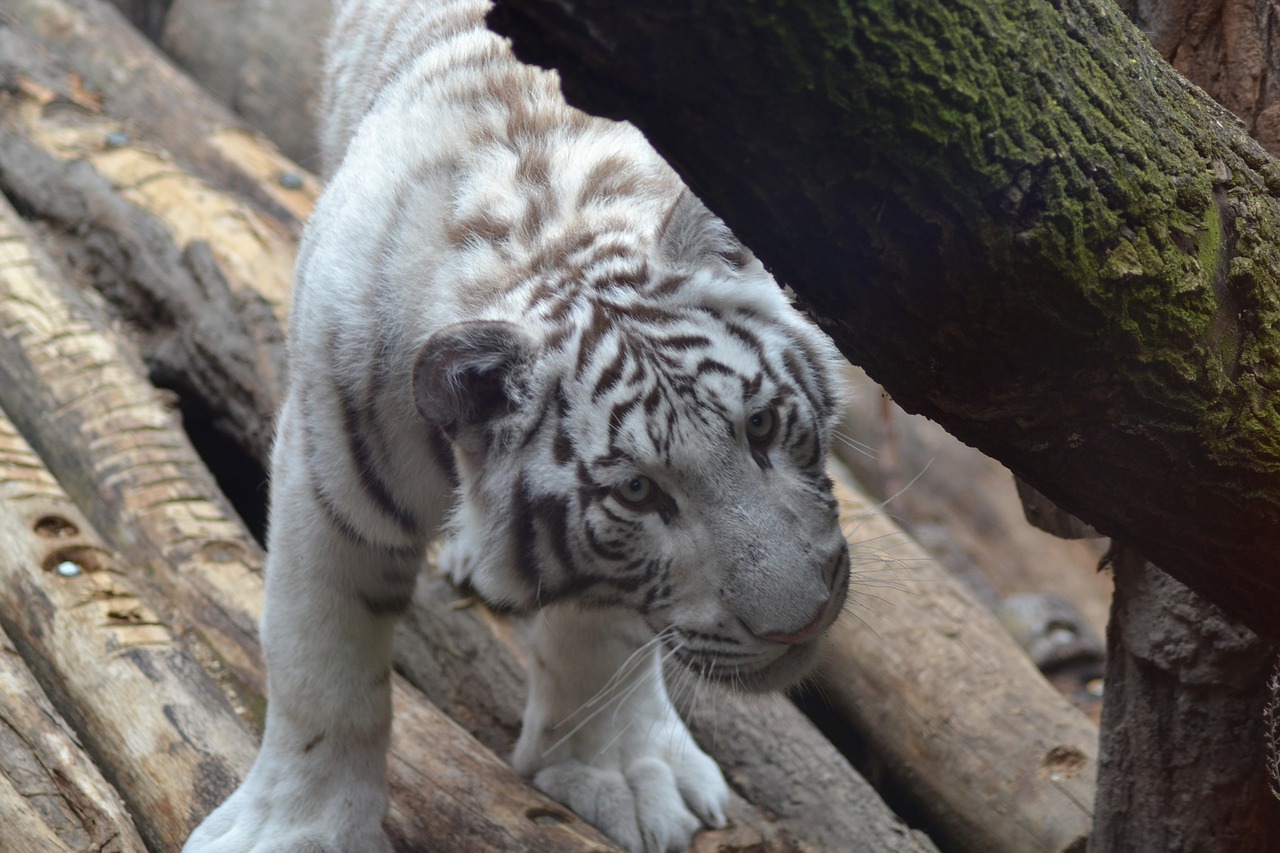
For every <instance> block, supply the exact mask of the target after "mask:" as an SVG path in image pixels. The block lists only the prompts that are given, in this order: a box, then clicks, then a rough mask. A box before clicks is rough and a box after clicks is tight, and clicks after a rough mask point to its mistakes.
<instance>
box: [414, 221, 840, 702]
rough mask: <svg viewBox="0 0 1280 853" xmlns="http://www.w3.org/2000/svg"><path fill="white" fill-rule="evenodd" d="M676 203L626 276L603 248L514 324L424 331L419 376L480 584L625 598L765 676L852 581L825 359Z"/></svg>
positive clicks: (792, 670) (817, 628)
mask: <svg viewBox="0 0 1280 853" xmlns="http://www.w3.org/2000/svg"><path fill="white" fill-rule="evenodd" d="M690 198H691V197H690ZM690 208H691V209H690V211H689V212H688V213H684V214H680V215H677V216H673V217H671V219H670V220H669V221H668V222H667V223H666V227H665V229H664V236H663V237H660V239H659V240H658V241H657V242H656V245H655V246H654V247H652V248H651V250H650V251H648V252H647V253H645V254H644V256H643V257H641V259H640V260H639V261H638V262H636V263H635V264H634V265H633V267H631V268H630V271H629V274H627V275H620V274H619V273H618V270H619V267H618V264H617V262H616V261H617V259H616V258H613V259H612V260H611V265H610V267H609V269H610V270H612V272H610V273H609V276H611V277H610V278H607V279H606V280H602V279H601V278H599V277H597V279H596V280H594V281H588V282H586V284H584V283H583V281H582V273H581V272H580V271H576V272H575V275H577V278H576V279H574V280H572V281H560V282H557V283H556V286H555V287H544V288H542V291H543V292H545V293H546V294H547V297H546V300H547V301H546V303H545V304H538V303H536V302H535V303H534V304H532V305H531V306H530V310H529V314H528V317H529V320H528V322H527V323H522V324H519V325H517V324H515V323H512V322H510V321H508V320H502V319H491V320H476V321H471V322H465V323H459V324H455V325H451V326H448V327H446V328H444V329H442V330H440V331H438V332H436V333H435V334H434V335H433V336H432V337H431V338H430V339H429V340H428V341H427V342H426V343H425V344H424V345H423V346H422V349H421V350H420V352H419V355H418V359H417V363H416V365H415V370H414V393H415V399H416V402H417V404H418V408H419V411H420V412H421V413H422V415H423V416H424V417H425V418H426V419H427V420H428V421H429V422H430V423H432V424H435V425H438V426H439V427H440V428H441V429H443V430H444V432H445V434H446V435H447V436H448V437H449V439H450V440H451V442H452V443H453V446H454V450H455V456H456V457H457V461H458V473H459V479H460V481H461V485H460V495H459V501H458V504H457V507H456V510H455V516H454V519H453V522H452V524H453V531H452V532H453V535H454V536H455V537H457V539H458V541H459V543H460V544H461V547H462V549H463V550H465V552H466V559H467V561H468V567H467V570H466V572H465V574H466V576H467V577H468V579H469V580H470V582H471V584H472V585H473V586H474V587H475V588H476V589H477V591H479V592H480V594H481V595H483V596H484V597H486V598H487V599H488V600H490V601H491V602H493V603H495V604H498V605H502V606H506V607H509V608H514V609H518V610H525V611H528V610H533V609H536V608H538V607H539V606H544V605H548V604H553V603H561V602H574V603H576V604H577V605H579V606H582V607H600V608H625V609H627V610H629V611H631V612H634V613H637V614H639V615H641V616H642V617H643V618H644V620H645V621H646V622H647V623H648V625H649V626H650V627H651V628H652V629H653V630H654V631H655V632H656V633H657V634H658V635H659V636H660V637H661V638H662V640H663V642H664V643H665V645H666V646H667V647H668V648H669V649H670V650H671V652H672V654H673V655H674V656H675V657H676V658H677V659H678V660H680V661H681V662H683V663H684V664H685V665H686V666H688V667H689V668H690V669H691V670H693V671H694V672H697V673H699V674H702V675H705V676H709V677H715V678H722V679H726V680H732V681H733V682H735V683H738V684H742V685H745V686H748V687H753V688H759V689H767V688H772V687H777V686H780V685H782V684H785V683H788V682H790V681H793V680H794V679H795V678H798V677H800V675H802V674H803V673H804V672H805V671H806V670H807V667H808V664H809V663H810V662H811V660H812V659H813V657H814V652H815V648H816V642H817V639H818V638H819V637H820V636H821V634H822V633H823V632H824V631H825V629H826V628H827V627H829V626H830V625H831V623H832V622H833V621H834V620H835V619H836V617H837V616H838V615H839V613H840V611H841V608H842V607H843V603H844V598H845V595H846V592H847V589H848V582H849V551H848V547H847V545H846V543H845V538H844V535H843V533H842V531H841V528H840V524H839V521H838V512H837V504H836V500H835V498H834V497H833V495H832V489H831V481H830V480H829V479H828V477H827V474H826V470H825V462H826V454H827V449H828V444H829V441H830V436H831V432H832V428H833V423H834V420H835V418H836V414H837V409H838V406H839V402H840V400H839V392H838V385H839V382H838V378H837V377H838V375H839V374H838V367H837V365H838V358H837V356H836V354H835V350H834V347H833V346H832V345H831V343H830V341H829V340H828V339H827V338H826V337H825V336H824V335H822V334H821V333H820V332H819V331H818V330H817V329H815V328H814V327H813V326H812V325H811V324H810V323H809V321H808V320H806V319H805V318H803V317H802V316H800V315H799V314H798V313H797V312H796V311H795V310H794V309H793V308H792V307H791V305H790V304H788V302H787V300H786V298H785V296H784V294H783V292H782V291H781V289H780V288H778V286H777V284H776V283H774V281H773V279H772V278H771V277H769V275H768V274H767V273H766V272H765V271H764V269H763V268H762V267H761V266H760V264H759V263H758V262H757V261H755V260H754V259H753V258H751V257H750V256H749V255H748V254H746V252H745V250H742V249H741V247H740V246H738V245H737V244H736V241H732V238H731V237H730V236H729V235H728V232H727V230H726V229H725V228H724V226H723V225H722V224H720V223H719V221H718V220H715V219H714V218H712V217H711V216H710V214H707V213H706V212H705V209H703V208H701V206H700V205H696V206H693V205H690ZM682 218H683V219H691V220H692V221H691V222H686V221H682ZM672 229H679V230H678V233H676V234H675V235H674V236H673V235H672V233H671V231H672ZM673 243H676V244H677V245H674V246H673V245H672V244H673Z"/></svg>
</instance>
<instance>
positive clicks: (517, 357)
mask: <svg viewBox="0 0 1280 853" xmlns="http://www.w3.org/2000/svg"><path fill="white" fill-rule="evenodd" d="M534 351H535V347H534V343H533V340H532V339H531V338H530V337H529V336H528V335H527V334H525V333H524V332H522V331H521V330H520V329H519V328H517V327H516V325H515V324H514V323H506V322H502V321H497V320H474V321H470V322H466V323H456V324H454V325H452V326H446V327H445V328H443V329H441V330H440V331H438V332H436V333H435V334H434V335H432V336H431V337H430V338H428V339H427V342H426V343H424V344H423V345H422V347H421V348H420V349H419V350H418V356H417V358H416V359H415V360H414V364H413V399H414V402H415V403H417V406H418V411H419V412H420V413H421V414H422V416H423V417H424V418H426V419H427V420H428V421H429V422H431V423H433V424H438V425H439V426H440V427H441V428H442V429H444V431H445V434H446V435H448V436H449V437H450V438H452V439H454V440H458V439H459V438H461V437H463V436H464V435H465V434H466V433H467V432H468V431H469V430H471V429H473V428H475V427H482V426H484V425H485V424H487V423H489V422H491V421H493V420H494V419H496V418H500V417H503V416H504V415H507V414H510V413H511V412H513V411H515V410H516V409H517V408H518V407H519V406H520V404H521V403H522V402H523V401H524V398H525V396H526V393H527V380H528V374H529V367H530V365H531V364H532V362H533V356H534Z"/></svg>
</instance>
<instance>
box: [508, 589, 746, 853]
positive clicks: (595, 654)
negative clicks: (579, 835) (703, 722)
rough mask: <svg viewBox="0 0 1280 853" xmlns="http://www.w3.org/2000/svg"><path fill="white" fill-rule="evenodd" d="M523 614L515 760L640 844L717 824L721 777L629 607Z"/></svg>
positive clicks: (546, 787)
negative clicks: (527, 652) (521, 708)
mask: <svg viewBox="0 0 1280 853" xmlns="http://www.w3.org/2000/svg"><path fill="white" fill-rule="evenodd" d="M530 622H531V624H530V625H529V628H530V630H531V634H532V637H531V653H532V654H531V663H530V678H529V701H528V704H527V706H526V707H525V713H524V727H523V730H522V731H521V733H520V740H519V742H518V743H517V744H516V749H515V754H514V756H513V759H512V761H513V764H514V765H515V768H516V770H517V771H518V772H520V773H521V774H522V775H524V776H528V777H531V778H532V779H533V782H534V784H535V785H537V786H538V787H539V788H540V789H542V790H543V791H545V792H546V793H547V794H549V795H550V796H552V797H554V798H556V799H558V800H560V801H561V802H562V803H565V804H566V805H568V806H569V807H570V808H572V809H573V810H574V811H576V812H577V813H578V814H579V815H581V816H582V817H583V818H584V819H586V820H587V821H589V822H591V823H592V824H594V825H595V826H597V827H599V828H600V829H601V830H602V831H603V832H604V833H605V834H606V835H609V836H610V837H612V838H613V839H615V840H616V841H618V842H619V843H620V844H622V846H624V847H626V848H627V849H628V850H632V851H637V853H639V851H644V853H663V852H664V851H667V850H673V849H678V850H683V849H684V848H685V847H687V846H688V844H689V841H690V839H691V838H692V836H693V834H694V832H696V831H697V830H698V829H699V827H700V826H701V825H703V824H705V825H707V826H712V827H720V826H724V823H725V818H724V809H725V805H726V803H727V802H728V797H729V789H728V787H727V786H726V785H725V781H724V777H723V775H722V774H721V773H720V768H719V767H717V766H716V763H715V762H714V761H713V760H712V759H711V758H710V757H709V756H707V755H706V754H705V753H703V752H702V750H701V749H699V748H698V745H697V744H696V743H694V741H693V738H692V737H691V736H690V734H689V730H688V729H687V728H686V727H685V725H684V722H683V721H682V720H681V719H680V717H679V715H678V714H677V713H676V710H675V708H674V707H673V706H672V704H671V700H670V698H669V697H668V695H667V690H666V685H665V681H664V679H663V675H662V662H661V646H660V645H659V644H658V643H657V642H656V641H655V640H654V639H653V632H652V631H650V630H649V629H648V628H647V627H646V626H645V625H644V623H643V622H642V621H641V620H640V619H639V618H637V617H636V616H634V615H632V614H629V613H625V612H621V611H605V610H592V611H580V610H577V609H575V608H573V607H571V606H567V605H562V606H553V607H548V608H546V609H544V610H542V611H540V612H539V613H537V614H535V615H534V616H533V617H531V620H530Z"/></svg>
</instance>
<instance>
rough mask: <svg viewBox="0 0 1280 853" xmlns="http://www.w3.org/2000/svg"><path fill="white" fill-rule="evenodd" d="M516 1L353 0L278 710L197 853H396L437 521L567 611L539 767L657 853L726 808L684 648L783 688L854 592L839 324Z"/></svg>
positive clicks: (491, 597) (463, 556) (480, 573)
mask: <svg viewBox="0 0 1280 853" xmlns="http://www.w3.org/2000/svg"><path fill="white" fill-rule="evenodd" d="M486 10H487V3H485V2H474V0H450V2H441V3H421V2H416V1H415V0H346V2H340V3H339V4H338V6H337V16H336V20H335V24H334V29H333V34H332V37H331V43H330V53H329V62H328V79H327V88H326V95H325V102H326V109H327V113H328V116H327V119H326V123H325V128H324V132H323V136H324V149H325V157H326V167H327V169H328V170H329V172H330V173H331V174H330V178H329V182H328V185H327V187H326V190H325V192H324V194H323V196H322V198H321V200H320V202H319V203H318V205H317V207H316V210H315V213H314V215H313V217H312V220H311V222H310V223H309V224H308V229H307V233H306V236H305V238H304V241H303V246H302V248H301V250H300V253H299V259H298V264H297V275H296V289H295V297H294V306H293V314H292V319H291V328H290V342H289V374H288V388H287V395H286V400H285V404H284V406H283V409H282V411H281V413H280V417H279V425H278V433H277V443H276V448H275V452H274V456H273V466H272V467H273V471H272V473H273V477H272V507H273V508H272V523H271V529H270V533H269V542H268V551H269V558H268V574H267V603H266V608H265V615H264V625H263V640H264V647H265V649H266V653H267V658H268V673H269V682H270V684H269V688H270V696H271V702H270V704H269V706H268V720H267V730H266V734H265V736H264V743H263V748H262V752H261V753H260V755H259V759H258V761H257V763H256V764H255V766H254V769H253V771H252V772H251V773H250V775H249V777H248V778H247V779H246V781H245V783H244V785H243V786H242V787H241V789H240V790H239V791H237V793H236V794H235V795H233V797H232V798H231V799H230V800H228V802H227V803H226V804H224V806H223V807H222V808H221V809H219V810H218V811H217V812H215V813H214V815H212V816H211V817H210V818H209V820H208V821H207V822H206V824H205V825H204V826H202V827H201V829H200V830H198V831H197V833H196V835H194V836H193V839H192V842H191V845H190V849H192V850H222V849H226V850H231V849H246V848H248V847H251V846H253V845H254V844H257V845H258V846H259V847H261V848H262V849H269V848H270V847H271V845H272V844H280V845H285V846H287V845H289V844H299V843H303V842H305V843H313V844H316V845H317V846H318V848H319V849H334V850H341V849H373V848H376V847H381V846H385V843H386V842H385V839H384V838H383V837H382V835H381V830H380V828H379V826H378V822H379V821H380V818H381V814H382V812H383V810H385V806H386V793H385V759H384V757H383V756H382V752H381V750H384V749H385V739H386V733H387V731H388V726H389V719H390V713H389V694H388V691H387V689H386V684H385V677H386V672H387V668H388V667H389V661H390V639H391V633H392V629H393V627H394V624H395V618H396V617H397V616H398V615H399V614H401V613H403V612H404V610H405V609H407V608H408V606H409V604H410V601H411V596H412V592H413V588H414V583H415V579H416V575H417V571H418V566H419V565H420V563H421V561H422V558H423V555H424V553H425V548H426V546H427V544H428V543H429V542H430V541H431V540H432V539H433V538H436V537H438V536H441V535H443V536H445V538H446V544H445V547H444V549H443V551H442V555H441V562H442V565H444V566H445V567H446V569H447V570H448V571H449V572H450V573H451V575H452V576H453V577H454V578H455V579H457V580H459V581H466V582H468V583H470V584H471V585H472V586H473V587H474V588H475V589H476V590H478V591H479V592H480V593H481V594H482V595H483V596H484V597H485V598H486V599H487V600H488V601H490V602H491V603H493V604H496V605H500V606H502V607H504V608H507V609H510V610H513V611H515V612H517V613H537V614H538V617H537V619H535V620H531V622H530V625H531V627H530V633H531V636H530V639H529V642H530V643H531V645H532V646H533V650H532V651H533V654H532V655H531V657H532V660H533V661H534V666H533V668H532V670H531V672H530V682H531V683H530V697H529V702H528V706H527V708H526V713H525V721H524V729H523V731H522V734H521V738H520V742H519V743H518V744H517V747H516V751H515V755H514V757H513V763H514V764H515V766H516V769H517V770H519V771H520V772H522V773H524V774H526V775H528V776H530V777H532V778H533V780H534V782H535V784H537V785H538V786H539V787H541V788H543V789H544V790H545V791H547V792H548V793H550V794H552V795H553V796H555V797H557V798H559V799H561V800H562V801H563V802H565V803H567V804H568V805H570V806H571V807H573V808H575V809H577V810H578V811H579V812H580V813H582V814H583V816H584V817H586V818H587V819H588V820H591V821H592V822H593V823H596V824H597V825H598V826H600V827H601V828H602V829H604V831H605V832H606V833H608V834H610V835H611V836H613V837H614V838H615V839H617V840H619V841H620V842H621V843H623V844H624V846H627V847H629V848H630V849H633V850H646V851H660V850H665V849H668V848H670V847H673V846H683V845H684V844H686V843H687V842H688V840H689V838H690V836H691V835H692V833H693V832H694V831H695V830H696V829H697V827H698V826H699V825H712V826H715V825H720V824H721V823H723V820H724V817H723V807H724V803H725V800H726V797H727V788H726V787H725V784H724V781H723V778H722V777H721V775H720V773H719V770H718V769H717V768H716V767H715V764H714V762H712V761H711V760H710V759H709V758H708V757H707V756H706V755H704V754H703V753H702V752H701V751H700V750H699V749H698V748H697V746H696V745H695V744H694V743H693V741H692V740H691V739H690V737H689V735H688V732H687V730H686V729H685V727H684V724H683V723H682V722H681V721H680V719H679V717H678V715H677V714H676V713H675V711H674V709H673V708H672V706H671V703H670V700H669V699H668V697H667V694H666V689H665V686H664V684H663V676H662V666H661V661H662V660H663V659H664V658H665V657H668V656H669V657H673V658H674V659H676V660H678V661H680V662H681V663H682V664H684V666H685V668H686V669H687V671H688V672H690V673H692V674H693V676H694V677H698V678H715V679H725V680H730V681H733V682H735V683H739V684H746V685H748V686H754V687H759V688H771V687H776V686H779V685H781V684H785V683H788V682H789V681H792V680H794V679H795V678H797V677H798V676H799V675H800V674H801V673H802V672H803V671H804V670H805V668H806V667H807V666H808V664H809V662H810V661H811V660H812V658H813V656H814V653H815V649H816V646H817V641H818V638H819V637H820V635H821V634H822V632H823V631H824V630H825V629H826V628H827V627H828V626H829V625H830V624H831V622H832V621H833V620H834V619H835V618H836V616H837V615H838V613H839V611H840V608H841V606H842V604H843V601H844V596H845V594H846V591H847V584H848V563H849V557H848V550H847V547H846V545H845V543H844V538H843V535H842V534H841V531H840V529H839V526H838V521H837V513H836V505H835V501H834V498H833V497H832V495H831V487H830V481H829V480H828V479H827V477H826V474H825V470H824V463H825V458H826V452H827V446H828V443H829V439H830V432H831V428H832V425H833V422H834V418H835V416H836V409H837V404H838V402H839V393H838V381H837V378H836V377H837V358H836V355H835V351H834V349H833V348H832V346H831V344H830V342H829V341H827V339H826V338H825V337H824V336H822V335H821V334H820V333H818V332H817V330H816V329H814V328H813V327H812V325H811V324H810V323H809V322H808V321H807V320H806V319H804V318H803V317H801V316H799V315H798V314H797V313H796V312H795V311H794V310H793V309H792V308H791V306H790V305H789V304H788V302H787V300H786V298H785V296H784V294H783V293H782V291H781V290H780V289H779V288H778V286H777V285H776V283H775V282H774V281H773V280H772V279H771V278H770V277H769V276H768V274H767V273H766V272H765V271H764V269H763V268H762V267H761V265H760V264H759V262H758V261H756V260H755V259H754V258H753V257H752V256H751V255H750V253H749V252H747V251H746V250H745V249H744V248H743V247H742V246H741V245H740V244H739V243H738V242H737V241H736V240H735V239H734V238H733V237H732V235H731V234H730V233H729V232H728V230H727V229H726V228H725V227H724V226H723V224H722V223H720V222H719V221H718V220H716V219H715V218H714V217H713V216H712V215H711V214H709V213H708V212H707V211H706V209H705V208H703V207H702V205H701V204H700V203H699V202H698V201H697V200H696V199H695V198H694V197H693V196H692V195H690V194H689V193H688V192H687V191H686V190H685V189H684V188H683V185H682V184H681V182H680V181H679V179H678V178H677V177H676V176H675V174H674V173H673V172H672V171H671V169H670V168H669V167H668V166H667V165H666V164H665V163H664V162H663V161H662V160H661V159H660V158H659V157H658V156H657V155H656V154H655V153H654V152H653V151H652V150H651V149H650V148H649V146H648V145H647V143H646V142H645V141H644V139H643V137H642V136H641V135H640V134H639V133H638V132H637V131H636V130H635V129H634V128H632V127H631V126H629V125H626V124H624V123H618V122H611V121H605V120H600V119H595V118H591V117H589V116H586V115H584V114H582V113H580V112H577V111H575V110H573V109H571V108H569V107H568V106H566V105H565V104H564V102H563V100H562V98H561V96H560V92H559V87H558V83H557V80H556V77H555V75H554V74H552V73H549V72H545V71H540V70H537V69H531V68H528V67H525V66H523V65H521V64H519V63H518V62H516V61H515V59H514V58H513V57H512V56H511V54H510V51H509V49H508V47H507V45H506V44H505V43H504V42H503V41H502V40H500V39H498V38H497V37H495V36H493V35H492V34H490V33H489V32H488V31H486V30H485V29H484V27H483V15H484V13H485V11H486ZM600 703H603V705H604V706H605V707H609V706H614V707H613V708H612V713H611V714H607V715H603V716H600V715H598V714H596V713H589V712H588V711H586V710H584V709H588V708H590V707H592V706H593V705H595V704H600ZM317 744H318V746H317ZM353 755H354V756H355V757H356V758H358V759H359V760H353ZM335 779H336V780H339V781H333V780H335ZM339 794H340V795H341V798H342V803H343V804H344V805H343V807H342V808H335V806H334V803H333V799H334V797H335V796H338V795H339ZM282 798H288V799H289V801H290V802H301V803H304V804H308V805H312V804H314V805H315V811H314V814H313V815H312V816H311V818H310V819H306V820H304V819H303V818H302V817H295V818H290V817H289V816H288V815H284V814H282V813H281V810H280V809H279V808H277V807H275V804H276V803H278V802H279V801H280V800H281V799H282ZM302 813H303V814H305V813H306V810H305V809H304V810H303V811H302ZM264 825H265V826H266V827H267V830H266V831H265V832H264V831H263V830H262V829H261V827H263V826H264ZM252 827H256V828H252ZM263 839H265V841H264V840H263ZM237 845H239V846H237Z"/></svg>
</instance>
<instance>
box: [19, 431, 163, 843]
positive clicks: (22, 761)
mask: <svg viewBox="0 0 1280 853" xmlns="http://www.w3.org/2000/svg"><path fill="white" fill-rule="evenodd" d="M13 436H14V430H13V425H12V424H10V423H8V421H7V419H3V416H0V484H2V483H12V482H13V481H14V480H15V479H17V478H15V474H19V475H20V479H21V480H22V481H23V484H24V488H23V489H22V491H23V492H24V493H25V494H27V495H28V496H30V497H31V498H35V499H37V500H39V499H41V495H42V493H43V494H48V492H46V490H45V489H40V488H35V483H34V482H33V480H35V479H36V478H39V479H40V480H42V481H44V483H45V485H48V482H49V480H51V479H52V478H50V477H48V472H47V471H45V470H44V469H43V466H37V465H35V464H33V463H32V461H31V459H30V449H29V448H27V447H25V446H23V447H22V448H21V452H20V453H19V454H18V455H14V454H11V453H9V452H7V449H8V448H9V447H11V446H13V442H12V437H13ZM3 489H4V486H3V485H0V490H3ZM15 508H16V507H15ZM10 509H14V508H10ZM4 511H5V508H4V507H0V512H4ZM44 529H45V530H47V531H48V532H51V533H52V532H56V531H58V530H61V529H64V528H57V527H49V526H46V527H45V528H44ZM36 535H37V536H39V533H38V532H37V533H36ZM48 538H49V537H45V540H46V541H45V543H43V544H47V539H48ZM54 538H57V537H54ZM37 571H38V569H37ZM0 815H4V842H5V845H6V847H7V849H11V850H15V851H19V850H20V851H24V852H25V851H30V853H44V851H50V853H52V851H59V853H75V851H81V850H96V851H101V853H127V851H134V850H140V849H141V848H142V846H143V845H142V838H141V836H139V835H138V830H137V828H136V827H135V826H134V824H133V819H132V818H131V817H130V816H129V812H128V808H127V807H126V806H125V804H124V801H123V800H122V799H121V798H120V795H119V793H117V792H116V790H115V789H114V788H112V787H111V785H109V784H108V783H107V781H106V780H105V779H103V778H102V774H101V772H100V771H99V770H98V767H97V766H96V765H95V764H94V763H93V760H92V759H91V758H90V757H89V756H88V755H87V754H86V753H85V750H84V748H83V747H82V746H81V745H80V742H79V740H78V739H77V738H76V734H75V732H74V731H72V729H71V727H70V726H69V725H67V723H66V722H65V720H63V718H62V715H61V714H59V713H58V711H57V710H56V709H55V708H54V707H53V705H52V704H51V703H50V701H49V698H48V696H47V695H46V694H45V692H44V690H43V689H41V687H40V685H39V684H38V683H37V682H36V679H35V677H34V676H32V674H31V671H30V670H29V669H28V668H27V666H26V664H25V663H24V662H23V660H22V658H21V657H20V656H19V654H18V650H17V647H16V646H15V645H14V644H13V641H12V640H11V639H9V636H8V635H7V634H6V633H5V632H4V631H3V630H0Z"/></svg>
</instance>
